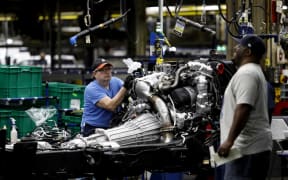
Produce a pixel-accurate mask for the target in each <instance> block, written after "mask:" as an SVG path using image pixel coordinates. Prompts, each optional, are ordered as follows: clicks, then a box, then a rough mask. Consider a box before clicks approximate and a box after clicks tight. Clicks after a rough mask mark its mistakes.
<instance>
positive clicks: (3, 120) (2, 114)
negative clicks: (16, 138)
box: [0, 110, 12, 138]
mask: <svg viewBox="0 0 288 180" xmlns="http://www.w3.org/2000/svg"><path fill="white" fill-rule="evenodd" d="M11 114H12V113H11V111H9V110H0V129H2V128H4V127H5V128H6V137H7V138H10V124H11V122H10V119H9V118H10V117H11Z"/></svg>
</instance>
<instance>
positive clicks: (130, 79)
mask: <svg viewBox="0 0 288 180" xmlns="http://www.w3.org/2000/svg"><path fill="white" fill-rule="evenodd" d="M133 80H134V76H132V75H128V76H127V77H126V79H125V81H124V84H123V86H124V87H125V88H126V89H127V90H128V89H130V88H131V87H132V85H133Z"/></svg>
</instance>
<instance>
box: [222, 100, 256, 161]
mask: <svg viewBox="0 0 288 180" xmlns="http://www.w3.org/2000/svg"><path fill="white" fill-rule="evenodd" d="M251 110H252V106H251V105H249V104H238V105H237V106H236V109H235V113H234V117H233V122H232V125H231V128H230V131H229V134H228V137H227V139H226V140H225V141H224V142H223V143H222V144H221V145H220V147H219V149H218V153H219V155H220V156H224V157H225V156H228V154H229V151H230V149H231V147H232V146H233V144H234V141H235V139H236V138H237V137H238V135H239V134H240V133H241V131H242V130H243V129H244V127H245V125H246V123H247V120H248V118H249V115H250V111H251Z"/></svg>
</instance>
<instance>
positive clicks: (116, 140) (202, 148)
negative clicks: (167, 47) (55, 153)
mask: <svg viewBox="0 0 288 180" xmlns="http://www.w3.org/2000/svg"><path fill="white" fill-rule="evenodd" d="M156 69H158V70H161V71H155V72H153V73H151V74H146V75H143V76H141V77H139V74H143V71H141V70H140V72H141V73H139V69H138V70H136V71H134V72H133V73H134V75H135V76H136V75H137V76H138V78H136V79H135V80H134V82H133V87H132V89H131V90H130V93H129V98H127V101H126V102H125V103H126V105H125V106H123V107H124V108H123V110H122V113H120V114H121V115H118V118H117V123H116V125H115V123H114V125H113V126H114V127H113V128H111V129H107V130H104V129H96V130H95V133H94V134H92V135H90V136H88V137H81V136H78V137H76V138H74V139H72V140H70V141H67V142H65V143H62V144H61V148H63V149H70V150H73V149H79V148H80V149H83V148H84V149H87V148H88V149H97V150H99V151H105V153H104V154H106V156H105V157H106V158H108V157H109V158H108V159H109V160H107V159H106V161H105V162H104V161H102V162H103V164H106V163H107V162H110V163H108V164H109V166H108V164H106V166H107V168H108V167H117V168H112V169H114V170H115V169H117V171H118V173H119V171H120V172H121V173H120V174H122V175H125V174H126V173H128V172H129V173H133V172H134V173H136V172H138V173H139V172H141V171H143V170H152V171H153V170H160V171H176V170H178V171H179V170H181V171H193V170H194V171H195V170H196V169H197V170H198V171H199V169H200V168H201V166H202V162H203V160H204V159H205V158H207V157H208V158H209V153H208V146H212V145H214V144H215V142H217V141H218V135H219V116H220V109H221V103H222V95H223V93H224V90H225V87H226V85H227V83H228V82H229V79H230V78H231V76H232V74H233V73H234V69H233V67H232V66H230V63H228V62H224V61H219V60H218V61H213V60H197V61H189V62H187V63H183V64H178V65H177V64H175V65H171V64H160V65H157V67H156ZM108 152H109V153H108ZM108 154H109V155H108ZM120 154H121V155H120ZM118 158H119V159H118ZM112 159H113V160H112ZM93 161H96V160H93ZM116 162H117V163H116ZM96 164H98V165H99V164H101V163H100V162H98V163H96ZM103 164H102V165H103ZM102 165H99V167H97V168H100V167H101V169H106V168H103V167H106V166H105V165H103V166H102ZM97 168H96V169H97ZM135 168H136V169H135ZM108 169H109V168H108ZM112 171H113V170H111V168H110V169H109V175H111V174H113V173H112ZM98 172H99V171H98ZM101 172H102V171H101ZM129 173H128V174H129ZM136 174H137V173H136Z"/></svg>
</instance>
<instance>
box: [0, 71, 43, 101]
mask: <svg viewBox="0 0 288 180" xmlns="http://www.w3.org/2000/svg"><path fill="white" fill-rule="evenodd" d="M0 77H1V83H0V98H19V97H38V96H41V89H42V87H41V86H42V85H41V84H42V68H41V67H33V66H6V65H1V66H0Z"/></svg>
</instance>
